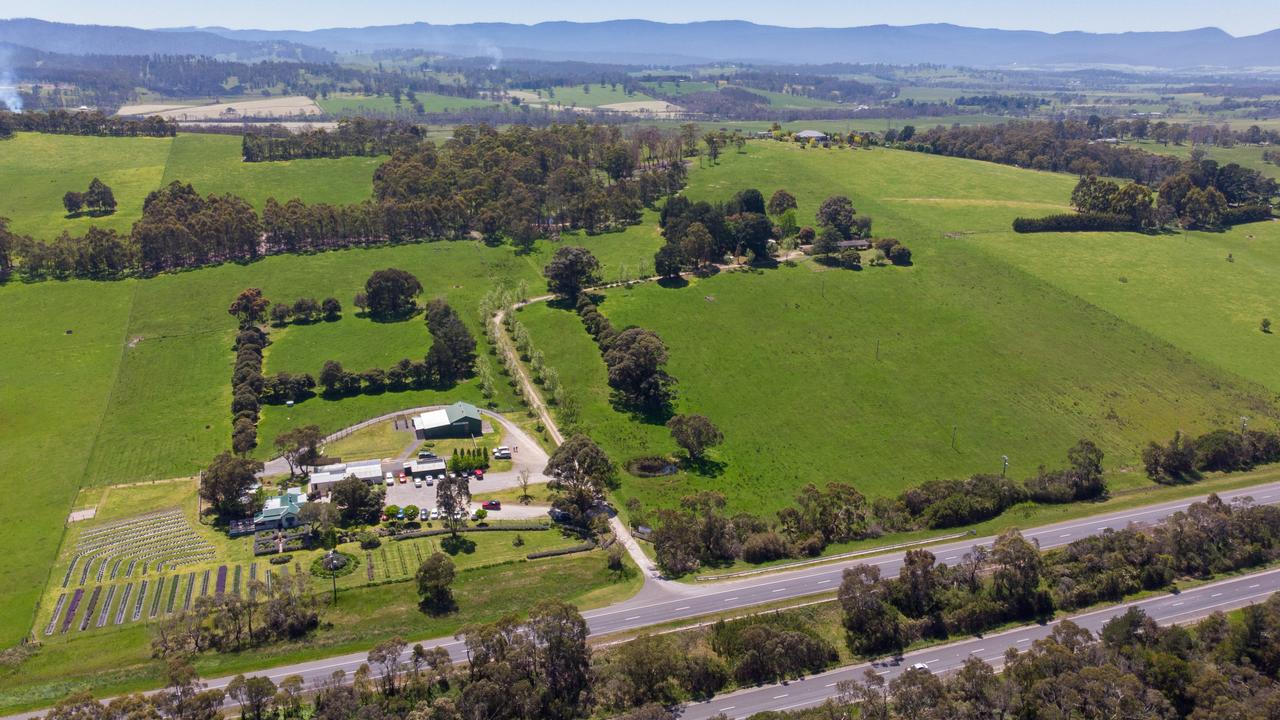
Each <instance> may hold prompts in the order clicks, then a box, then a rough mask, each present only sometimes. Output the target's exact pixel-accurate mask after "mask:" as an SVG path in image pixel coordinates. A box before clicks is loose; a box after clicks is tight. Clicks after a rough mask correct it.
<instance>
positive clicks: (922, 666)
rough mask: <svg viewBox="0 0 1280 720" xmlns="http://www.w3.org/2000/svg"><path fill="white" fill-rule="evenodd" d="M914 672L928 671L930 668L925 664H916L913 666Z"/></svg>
mask: <svg viewBox="0 0 1280 720" xmlns="http://www.w3.org/2000/svg"><path fill="white" fill-rule="evenodd" d="M911 669H912V670H928V669H929V666H928V665H926V664H924V663H916V664H914V665H912V666H911Z"/></svg>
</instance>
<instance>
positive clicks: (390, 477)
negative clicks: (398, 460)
mask: <svg viewBox="0 0 1280 720" xmlns="http://www.w3.org/2000/svg"><path fill="white" fill-rule="evenodd" d="M395 484H396V474H395V473H387V487H392V486H394V485H395Z"/></svg>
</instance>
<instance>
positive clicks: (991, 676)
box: [46, 574, 1280, 720]
mask: <svg viewBox="0 0 1280 720" xmlns="http://www.w3.org/2000/svg"><path fill="white" fill-rule="evenodd" d="M928 579H933V575H932V574H930V575H929V576H928ZM922 581H923V579H922ZM789 615H790V614H789ZM795 618H801V619H802V618H803V616H802V615H800V614H795V615H794V617H788V616H787V615H770V616H760V617H755V618H745V619H742V620H735V621H729V622H726V623H723V624H722V625H721V624H718V625H716V626H714V627H713V628H712V629H711V630H710V631H709V635H710V638H711V642H712V643H713V645H714V648H715V649H714V650H708V649H707V648H706V647H705V646H704V645H702V644H694V643H693V642H692V641H690V640H688V639H687V638H688V637H689V636H688V635H685V634H681V635H679V636H671V635H658V636H642V637H640V638H638V639H636V640H632V641H630V642H628V643H625V644H622V645H619V646H616V647H614V648H612V649H609V650H605V651H596V652H592V650H591V648H590V646H589V645H588V644H587V643H586V640H585V637H583V636H584V634H585V631H584V626H585V623H582V622H581V618H580V616H577V613H576V612H575V611H574V610H573V608H572V607H571V606H567V605H563V604H560V603H555V602H548V603H544V604H540V605H538V606H536V607H535V608H534V610H533V612H532V613H531V615H530V617H529V619H528V620H526V621H525V622H523V623H521V622H520V621H518V620H516V619H515V618H507V619H504V620H501V621H499V622H497V623H493V624H489V625H474V626H468V627H467V628H465V629H464V631H463V633H464V635H463V637H464V639H465V640H466V641H467V646H468V651H469V655H470V656H471V658H472V663H471V665H470V667H459V666H455V665H453V664H452V663H451V662H450V660H449V656H448V653H447V652H446V651H445V650H444V649H443V648H433V649H430V650H428V649H426V648H424V647H422V646H421V645H415V646H413V647H410V646H409V644H408V643H406V642H405V641H404V640H402V639H400V638H392V639H390V640H386V641H384V642H382V643H379V644H378V645H377V646H375V647H374V648H373V650H371V651H370V653H369V656H368V663H367V664H366V665H363V666H362V667H361V668H360V669H359V670H357V671H356V672H355V674H354V676H347V675H346V674H344V673H342V672H341V671H339V672H337V673H335V674H334V675H333V676H332V677H331V678H329V679H328V680H326V681H323V682H320V683H318V685H317V687H316V688H315V692H314V695H311V696H307V695H304V692H303V691H304V689H305V688H304V684H303V681H302V678H301V677H299V676H291V677H287V678H284V679H282V680H281V681H280V682H279V684H278V685H277V684H276V683H275V682H274V681H272V680H270V679H269V678H266V677H261V676H257V677H249V678H245V677H243V676H240V677H237V678H235V679H234V680H233V681H232V683H231V684H230V685H229V686H228V688H227V691H226V693H225V695H230V696H231V697H232V698H233V699H235V700H236V701H237V702H238V703H239V704H240V707H241V710H240V712H241V714H242V715H243V716H244V717H245V718H247V719H249V720H296V719H297V718H302V717H310V718H314V719H315V720H348V719H349V718H352V717H361V718H365V719H366V720H398V719H400V718H410V717H412V718H426V719H429V720H464V719H466V718H476V717H485V718H492V719H493V720H534V719H535V718H551V719H552V720H568V719H569V718H573V717H586V716H590V715H592V714H593V713H601V712H605V711H607V712H611V713H617V712H625V711H627V710H628V709H630V708H639V709H637V710H633V711H631V712H630V713H628V714H627V715H625V717H627V718H628V719H629V720H641V719H642V718H643V719H644V720H673V718H674V717H675V716H674V715H673V714H672V712H671V711H670V710H668V709H667V708H669V707H671V706H672V705H675V704H676V703H678V702H679V700H680V699H681V698H680V696H681V695H684V696H687V697H691V698H694V699H702V698H706V697H709V696H711V695H712V694H714V693H715V692H717V691H719V690H720V689H721V688H723V687H724V686H725V684H726V682H727V679H728V677H729V676H730V673H732V674H733V675H734V676H738V668H746V669H748V670H753V669H754V668H756V667H760V668H763V669H764V670H765V671H766V672H764V673H762V674H761V675H760V676H761V677H764V676H767V675H768V672H767V671H769V670H772V669H774V668H776V669H777V670H778V672H777V674H776V675H775V677H782V678H785V677H788V672H789V673H790V676H791V677H794V676H796V675H799V674H800V673H801V672H804V671H803V670H800V669H799V668H801V666H802V665H803V664H804V663H805V662H806V661H813V662H815V664H816V661H817V660H818V659H820V658H821V657H822V654H823V652H824V650H825V649H826V648H829V647H830V645H829V643H828V644H825V647H824V643H823V641H822V640H821V639H820V638H814V637H812V635H810V634H809V633H810V632H811V631H810V630H809V629H808V626H807V625H806V624H805V623H803V622H801V621H798V620H796V619H795ZM795 634H800V635H803V636H805V637H804V638H797V637H795ZM723 653H729V654H728V655H725V654H723ZM1277 658H1280V596H1273V597H1271V598H1269V599H1267V600H1266V601H1265V602H1261V603H1258V604H1255V605H1250V606H1248V607H1246V608H1244V609H1243V610H1241V611H1240V617H1239V618H1235V619H1233V618H1228V616H1226V615H1225V614H1223V613H1221V612H1216V613H1214V614H1212V615H1210V616H1208V617H1207V618H1205V619H1203V620H1200V621H1199V622H1198V623H1195V624H1190V625H1166V626H1161V625H1159V624H1157V623H1156V622H1155V621H1154V620H1152V619H1151V618H1150V617H1148V616H1147V615H1146V614H1145V613H1144V612H1143V611H1142V610H1140V609H1137V608H1131V609H1129V610H1128V611H1126V612H1125V613H1124V614H1122V615H1120V616H1118V617H1116V618H1114V619H1112V620H1109V621H1108V622H1107V623H1106V624H1105V625H1103V627H1102V628H1101V630H1100V631H1099V632H1098V633H1097V635H1094V634H1093V633H1091V632H1089V631H1088V630H1086V629H1084V628H1082V627H1080V626H1078V625H1076V624H1075V623H1073V622H1071V621H1069V620H1065V621H1062V622H1060V623H1058V624H1057V625H1056V626H1055V627H1054V628H1053V630H1052V632H1051V633H1050V634H1049V636H1048V637H1046V638H1044V639H1042V640H1037V641H1035V642H1034V643H1032V644H1031V645H1030V646H1029V647H1027V648H1026V649H1025V650H1022V651H1018V652H1013V653H1010V654H1009V655H1008V656H1006V657H1005V658H1004V660H1003V662H1002V670H1001V672H997V671H996V670H995V669H994V668H993V667H991V666H990V665H989V664H987V663H986V662H985V661H983V660H981V659H979V658H977V657H970V658H969V659H968V660H966V661H965V662H964V664H963V666H961V668H960V669H959V670H957V671H956V672H954V673H949V674H947V675H945V676H940V675H934V674H933V673H931V672H930V671H929V670H927V669H914V668H913V669H908V670H906V671H904V672H903V673H901V674H900V675H898V676H897V677H896V678H894V679H893V680H891V681H886V680H885V679H884V678H883V677H882V676H881V675H878V674H877V673H876V672H875V671H874V669H868V670H867V672H866V673H865V675H864V676H863V679H862V680H860V681H859V680H852V681H844V682H841V683H840V684H838V685H837V686H836V687H835V688H834V689H835V691H836V693H835V696H834V697H833V698H832V699H830V700H829V701H827V703H825V704H824V705H823V706H820V707H816V708H810V709H806V710H798V711H793V712H790V713H771V714H770V717H776V718H779V719H782V718H789V717H794V718H797V719H800V718H812V719H813V720H817V719H818V718H823V719H830V718H848V717H859V718H864V719H865V720H998V719H1002V718H1073V717H1080V718H1103V717H1105V718H1144V719H1145V718H1158V719H1161V720H1172V719H1173V718H1197V719H1198V718H1210V717H1213V718H1254V717H1269V716H1271V715H1274V714H1275V710H1276V708H1277V707H1280V661H1277ZM477 660H478V662H477ZM771 666H772V667H771ZM730 668H732V670H731V669H730ZM810 672H811V671H810ZM753 674H754V673H748V675H753ZM748 675H744V676H743V678H744V679H743V680H741V681H740V682H744V683H746V682H752V681H751V680H746V679H745V678H746V677H747V676H748ZM761 682H763V680H761ZM225 695H224V692H223V691H221V690H206V689H204V686H203V685H202V684H201V683H200V682H199V680H198V678H197V677H196V674H195V671H194V670H193V669H192V668H191V666H190V665H188V664H187V663H186V662H185V661H184V660H182V659H178V658H174V659H171V660H170V661H169V684H168V687H167V688H165V689H164V690H162V691H160V692H158V693H155V694H152V695H145V696H144V695H142V694H140V693H135V694H131V695H123V696H120V697H118V698H115V699H113V700H111V701H110V702H109V703H105V704H104V703H100V702H98V701H95V700H94V699H93V698H92V697H91V696H90V695H89V694H88V693H86V692H78V693H75V694H73V695H71V696H69V697H67V698H66V699H64V700H63V701H62V702H60V703H58V705H57V706H56V707H54V708H53V709H52V710H51V711H50V712H49V713H48V715H47V716H46V717H47V718H48V720H112V719H114V718H121V717H126V716H128V717H159V718H175V719H176V718H180V719H181V720H215V718H217V717H219V715H220V711H221V706H222V702H223V700H224V697H225Z"/></svg>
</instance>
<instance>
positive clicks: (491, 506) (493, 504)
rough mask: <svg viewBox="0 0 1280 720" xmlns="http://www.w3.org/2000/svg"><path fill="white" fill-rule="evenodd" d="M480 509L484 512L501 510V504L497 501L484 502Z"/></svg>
mask: <svg viewBox="0 0 1280 720" xmlns="http://www.w3.org/2000/svg"><path fill="white" fill-rule="evenodd" d="M482 507H483V508H484V509H485V510H501V509H502V503H501V502H499V501H497V500H486V501H485V503H484V505H483V506H482Z"/></svg>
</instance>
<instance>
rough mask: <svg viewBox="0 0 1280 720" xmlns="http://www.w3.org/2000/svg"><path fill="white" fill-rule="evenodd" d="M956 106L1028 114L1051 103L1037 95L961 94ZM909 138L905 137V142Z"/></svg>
mask: <svg viewBox="0 0 1280 720" xmlns="http://www.w3.org/2000/svg"><path fill="white" fill-rule="evenodd" d="M952 102H954V103H955V104H956V107H976V108H978V109H979V111H980V112H984V113H992V114H994V113H1000V114H1014V113H1016V114H1019V115H1026V114H1028V113H1031V112H1035V111H1037V110H1039V109H1040V108H1042V107H1044V106H1046V105H1049V104H1050V101H1049V99H1048V98H1044V97H1037V96H1035V95H961V96H960V97H958V98H956V99H955V100H953V101H952ZM907 139H909V138H904V139H903V142H906V140H907Z"/></svg>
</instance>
